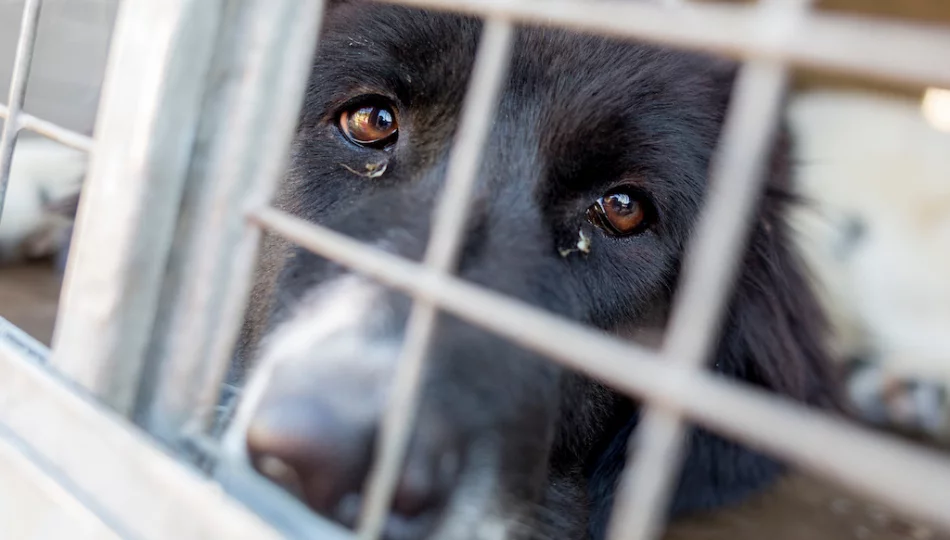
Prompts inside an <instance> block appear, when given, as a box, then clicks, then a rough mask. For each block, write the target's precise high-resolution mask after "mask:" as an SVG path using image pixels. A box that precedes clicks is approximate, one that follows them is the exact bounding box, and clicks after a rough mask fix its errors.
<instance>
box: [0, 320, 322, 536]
mask: <svg viewBox="0 0 950 540" xmlns="http://www.w3.org/2000/svg"><path fill="white" fill-rule="evenodd" d="M47 355H48V351H47V350H46V348H45V347H43V346H42V345H40V344H38V343H36V342H35V341H34V340H32V339H31V338H29V337H28V336H26V335H25V334H24V333H23V332H22V331H20V330H18V329H17V328H15V327H13V325H11V324H9V323H8V322H6V321H5V320H3V319H2V318H0V370H2V372H3V375H4V378H3V392H2V393H0V443H2V444H3V445H6V446H11V445H15V447H19V448H13V449H11V451H12V450H16V453H15V454H13V456H14V457H16V456H18V459H19V460H22V459H27V460H28V461H29V462H30V463H31V464H32V466H33V467H34V468H36V469H39V470H40V471H42V472H44V473H45V477H46V478H47V479H48V481H52V482H53V483H54V484H55V485H54V486H51V487H50V489H55V491H56V492H58V493H54V495H57V496H62V497H65V496H66V495H67V494H68V495H69V497H71V498H72V499H70V498H69V497H66V498H65V500H56V499H54V500H53V502H54V504H51V505H45V506H46V507H47V508H48V507H52V506H55V505H60V504H70V505H76V503H78V504H79V505H80V506H81V507H82V508H83V509H85V510H86V512H88V514H87V515H85V516H84V515H82V514H79V515H78V517H79V518H81V519H82V520H84V521H85V520H89V519H93V520H94V521H95V522H98V524H99V526H98V527H97V530H98V531H100V532H102V531H103V530H110V531H112V532H113V533H114V534H115V536H116V537H118V538H124V539H142V540H149V539H150V540H168V539H169V538H174V539H176V540H206V539H208V538H228V539H232V538H233V539H246V540H278V539H280V538H283V535H281V534H279V533H278V531H276V530H274V529H273V528H271V527H270V526H269V525H268V524H266V523H265V522H264V521H262V520H261V519H260V518H259V517H257V516H256V515H254V514H253V513H250V512H247V511H246V510H245V509H244V508H242V507H241V506H240V505H239V504H237V503H235V502H234V501H233V500H232V499H231V498H230V497H227V496H226V494H225V493H224V492H222V490H221V489H220V487H219V486H217V485H216V484H214V483H213V482H211V481H210V480H208V479H206V478H202V477H200V476H199V475H198V474H196V472H195V471H193V470H189V469H186V468H185V467H183V466H182V465H181V464H179V463H177V462H176V461H175V460H174V459H172V458H170V457H169V456H168V455H166V454H164V453H163V452H162V451H161V450H160V449H159V448H158V447H157V446H155V444H154V443H153V442H151V441H150V440H148V439H147V438H146V437H145V436H144V434H143V433H142V432H140V431H139V430H137V429H135V428H134V426H132V425H130V424H128V423H127V422H125V421H124V420H123V418H122V417H121V416H119V415H117V414H116V413H115V412H114V411H111V410H109V409H107V408H105V407H103V406H102V405H100V404H99V403H97V402H96V401H95V400H93V399H91V396H88V395H84V392H82V391H81V390H78V389H77V388H76V387H75V385H74V384H73V383H72V382H71V381H67V380H65V379H64V378H63V377H61V376H59V375H54V374H53V373H52V372H51V371H50V370H49V369H48V366H45V365H43V364H45V362H46V360H47ZM12 463H13V464H16V463H17V461H13V462H12ZM11 466H13V465H11V462H10V461H7V460H5V459H2V458H0V471H3V473H4V474H3V477H4V480H5V481H6V479H7V477H8V476H9V475H8V474H7V469H6V467H11ZM13 472H16V471H12V472H11V474H13ZM38 472H39V471H38ZM22 473H23V471H19V472H18V474H22ZM40 487H42V486H40ZM4 491H6V489H5V490H4ZM47 511H48V510H47ZM328 532H331V533H332V531H328ZM76 537H77V534H76V531H63V532H62V533H61V534H59V535H57V536H55V538H76ZM96 537H98V538H101V536H96ZM324 537H326V538H333V536H332V535H329V534H327V535H324ZM43 538H49V536H43Z"/></svg>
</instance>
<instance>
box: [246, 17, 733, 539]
mask: <svg viewBox="0 0 950 540" xmlns="http://www.w3.org/2000/svg"><path fill="white" fill-rule="evenodd" d="M480 30H481V23H479V22H478V21H476V20H472V19H467V18H461V17H457V16H452V15H443V14H440V15H435V14H429V13H424V12H421V11H415V10H410V9H405V8H401V7H390V6H380V5H369V4H365V3H362V2H347V3H341V4H335V5H333V7H331V11H330V13H329V15H328V18H327V22H326V26H325V30H324V35H323V38H322V41H321V47H320V50H319V53H318V58H317V60H316V62H315V65H314V69H313V75H312V79H311V82H310V85H309V89H308V93H307V97H306V104H305V107H304V110H303V114H302V117H301V120H300V125H299V131H298V135H297V138H296V142H295V145H294V149H293V159H292V165H291V168H290V171H289V174H288V177H287V179H286V182H285V183H284V185H283V188H282V190H281V193H280V195H279V197H278V205H279V206H280V207H281V208H283V209H284V210H287V211H289V212H291V213H293V214H295V215H297V216H300V217H302V218H305V219H307V220H310V221H313V222H315V223H319V224H322V225H325V226H327V227H330V228H332V229H334V230H337V231H340V232H343V233H345V234H347V235H351V236H353V237H355V238H357V239H359V240H361V241H365V242H367V243H369V244H372V245H374V246H376V247H379V248H382V249H385V250H389V251H391V252H394V253H397V254H399V255H402V256H405V257H408V258H410V259H414V260H420V259H421V257H422V255H423V253H424V251H425V248H426V241H427V239H428V237H429V235H430V233H431V232H432V230H431V225H432V215H431V214H432V209H433V207H434V206H435V204H436V202H437V200H438V196H439V194H440V192H441V189H442V187H443V181H444V175H445V171H446V165H447V158H448V155H449V150H450V147H451V145H452V143H453V137H454V134H455V131H456V127H457V125H458V121H459V114H460V108H461V104H462V101H463V97H464V95H465V92H466V89H467V84H468V81H469V75H470V72H471V68H472V64H473V61H474V56H475V51H476V46H477V42H478V39H479V35H480ZM732 76H733V69H732V67H731V66H730V65H728V64H726V63H724V62H720V61H717V60H714V59H711V58H706V57H700V56H695V55H687V54H684V53H679V52H671V51H668V50H663V49H658V48H653V47H647V46H643V45H637V44H631V43H626V42H620V41H611V40H607V39H603V38H598V37H589V36H581V35H576V34H571V33H568V32H563V31H558V30H550V29H548V30H542V29H521V30H519V32H518V33H517V37H516V41H515V46H514V52H513V57H512V62H511V67H510V71H509V76H508V82H507V85H506V88H505V90H504V92H503V96H502V100H501V103H500V107H499V110H498V113H497V117H496V119H495V122H494V124H493V126H492V129H491V134H490V137H489V141H488V143H487V146H486V147H485V149H484V153H483V157H482V160H481V165H480V167H479V170H478V183H477V188H476V191H475V193H474V195H473V197H472V200H471V207H472V211H471V215H470V216H469V218H468V222H467V232H466V236H465V243H464V249H463V252H462V257H461V261H460V265H459V272H458V273H459V275H460V276H461V277H463V278H465V279H467V280H471V281H473V282H475V283H478V284H480V285H484V286H486V287H488V288H490V289H494V290H496V291H500V292H502V293H505V294H508V295H512V296H514V297H516V298H518V299H521V300H523V301H526V302H529V303H531V304H534V305H537V306H539V307H542V308H544V309H546V310H550V311H553V312H555V313H557V314H559V315H562V316H564V317H568V318H570V319H573V320H575V321H578V322H582V323H587V324H591V325H594V326H596V327H599V328H601V329H603V330H605V331H608V332H626V331H628V330H629V329H631V328H637V327H642V326H645V325H647V324H653V323H654V322H655V321H656V320H657V319H658V318H659V319H660V320H662V316H663V312H664V310H665V308H666V306H667V305H668V303H669V299H670V295H671V290H672V288H673V287H674V284H675V279H676V276H677V272H678V267H679V263H680V260H681V258H682V255H683V250H684V244H685V243H686V241H687V237H688V234H689V232H690V230H691V228H692V225H693V223H694V221H695V218H696V216H697V214H698V211H699V209H700V206H701V202H702V198H703V193H704V191H705V186H706V182H707V168H708V165H709V161H710V157H711V155H712V153H713V150H714V147H715V143H716V139H717V136H718V134H719V131H720V129H721V123H722V119H723V115H724V113H725V110H726V106H727V102H728V98H729V89H730V85H731V80H732ZM268 249H269V251H268V255H267V257H266V258H265V264H264V267H265V272H264V274H265V277H264V278H263V279H262V283H264V284H265V286H263V287H262V288H260V289H259V290H258V293H257V297H258V298H257V299H258V300H261V299H262V298H264V299H268V301H271V305H273V307H274V310H273V314H272V316H271V317H270V318H269V320H268V322H266V323H264V322H261V321H260V320H257V319H253V318H252V322H251V324H250V326H251V327H252V332H251V333H255V332H260V333H262V334H263V338H262V339H261V346H260V348H259V351H258V353H257V355H256V356H257V360H256V367H255V372H254V374H253V376H252V377H251V382H250V383H249V386H248V390H247V392H246V398H245V400H244V403H243V405H242V407H243V408H242V409H241V410H240V412H239V414H238V418H237V420H236V422H235V427H234V429H233V430H232V432H231V433H232V436H233V437H238V438H240V440H241V442H242V443H243V441H244V438H243V436H244V435H246V441H247V448H248V450H249V458H250V459H251V460H252V462H254V463H255V465H257V467H258V468H259V469H260V470H261V471H262V472H264V473H265V474H268V475H270V476H271V477H273V478H275V479H277V480H279V481H282V482H283V483H284V484H285V485H287V486H288V488H290V489H291V490H293V491H295V492H296V493H298V494H299V495H300V496H301V497H302V498H303V499H304V500H305V501H306V502H307V503H308V504H309V505H310V506H311V507H313V508H314V509H315V510H317V511H319V512H320V513H322V514H324V515H326V516H329V517H331V518H333V519H336V520H338V521H340V522H343V523H345V524H352V523H353V522H354V521H355V519H356V517H357V515H358V511H359V507H360V492H361V489H362V488H363V487H364V483H365V480H366V477H367V473H368V470H369V467H370V464H371V458H372V453H373V450H374V444H375V442H376V441H377V436H376V433H377V428H378V423H379V421H380V418H381V416H382V414H383V412H384V410H385V407H386V403H387V401H386V400H387V398H388V396H389V392H390V390H391V388H390V383H391V382H392V380H393V374H394V372H395V370H396V368H397V365H398V364H399V361H400V346H401V344H402V343H403V340H404V332H405V330H406V324H407V320H408V316H409V312H410V307H411V302H410V301H409V299H408V298H406V297H404V296H402V295H400V294H398V293H394V292H391V291H389V290H387V289H385V288H383V287H382V286H380V285H377V284H375V283H373V282H371V281H369V280H367V279H364V278H362V277H360V276H357V275H355V274H353V273H350V272H348V271H347V270H346V269H344V268H341V267H339V266H337V265H335V264H331V263H329V262H327V261H325V260H324V259H322V258H320V257H318V256H315V255H312V254H310V253H308V252H307V251H306V250H303V249H297V248H293V247H289V246H285V245H282V244H281V243H280V242H278V241H274V242H272V243H271V244H270V248H268ZM261 291H263V292H261ZM262 303H263V302H262ZM658 314H659V316H658ZM427 357H428V362H427V367H426V372H425V379H424V380H425V382H424V389H423V393H422V400H421V404H420V408H419V412H418V419H417V424H416V426H415V428H414V432H413V435H412V438H411V444H410V449H409V455H408V459H407V461H406V463H405V467H404V474H403V476H402V479H401V481H400V484H399V487H398V489H397V491H396V494H395V500H394V505H393V513H392V515H391V517H390V519H389V522H388V524H387V532H386V534H387V536H386V538H390V539H403V538H424V537H432V538H453V539H456V538H457V539H464V538H479V539H481V538H486V539H487V538H514V537H522V536H523V535H525V536H530V535H531V534H537V532H536V531H537V530H538V529H539V527H540V525H538V524H539V523H544V522H547V523H550V522H557V520H558V519H561V520H565V522H566V521H572V522H573V521H577V522H578V523H580V524H579V525H576V527H577V530H578V531H583V529H584V527H585V525H584V524H583V521H584V512H585V510H584V509H585V507H586V503H585V502H584V501H585V499H586V495H585V494H584V487H583V474H584V471H585V467H586V466H587V465H588V462H589V460H590V459H591V458H592V452H593V451H594V450H595V448H596V447H597V445H598V444H601V443H602V440H603V438H604V437H605V430H608V429H609V428H610V423H611V422H612V421H614V419H613V415H614V414H615V412H616V411H617V410H618V408H621V409H622V406H621V405H619V402H620V400H619V399H618V398H616V397H615V396H614V394H612V393H610V392H608V391H606V390H605V389H604V388H602V387H601V386H599V385H597V384H594V383H591V382H588V381H586V380H584V379H582V378H580V377H578V376H575V375H572V374H569V373H566V372H564V371H563V370H562V369H561V368H559V367H557V366H556V365H555V364H553V363H550V362H548V361H546V360H545V359H543V358H539V357H538V356H537V355H535V354H533V353H531V352H527V351H525V350H522V349H520V348H518V347H516V346H514V345H512V344H510V343H508V342H506V341H505V340H503V339H500V338H497V337H494V336H492V335H491V334H489V333H487V332H485V331H482V330H480V329H478V328H475V327H473V326H470V325H468V324H466V323H463V322H462V321H459V320H457V319H455V318H453V317H449V316H441V317H440V318H439V320H438V324H437V330H436V332H435V336H434V338H433V342H432V345H431V348H430V349H429V350H428V355H427ZM627 412H628V413H629V410H627ZM233 434H236V435H233ZM539 509H541V510H539ZM558 513H561V514H563V515H557V514H558ZM563 526H564V527H569V525H563ZM570 526H574V525H570ZM532 530H534V531H535V532H534V533H532V532H530V531H532ZM552 534H554V535H555V536H556V537H559V538H573V537H574V536H572V535H574V534H578V535H581V534H583V533H582V532H577V533H575V532H574V530H573V529H562V530H560V531H558V532H555V533H552Z"/></svg>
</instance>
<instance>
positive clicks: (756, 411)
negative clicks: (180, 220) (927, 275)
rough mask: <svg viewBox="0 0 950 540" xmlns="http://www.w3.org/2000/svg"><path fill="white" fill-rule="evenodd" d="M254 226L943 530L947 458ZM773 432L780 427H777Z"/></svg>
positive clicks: (484, 298) (308, 239)
mask: <svg viewBox="0 0 950 540" xmlns="http://www.w3.org/2000/svg"><path fill="white" fill-rule="evenodd" d="M250 219H252V220H253V221H255V222H257V223H259V224H260V225H261V226H263V227H266V228H268V229H270V230H271V231H273V232H276V233H279V234H280V235H282V236H284V237H285V238H287V239H289V240H292V241H293V242H295V243H296V244H298V245H300V246H302V247H305V248H307V249H309V250H311V251H313V252H314V253H317V254H319V255H321V256H324V257H327V258H330V259H332V260H334V261H336V262H337V263H340V264H343V265H345V266H348V267H350V268H352V269H353V270H355V271H357V272H360V273H362V274H365V275H367V276H369V277H371V278H373V279H375V280H377V281H379V282H380V283H383V284H385V285H387V286H390V287H393V288H395V289H398V290H400V291H402V292H405V293H407V294H410V295H412V296H414V297H416V298H422V299H424V300H426V301H429V302H433V303H435V304H437V305H438V306H439V307H440V308H441V309H444V310H445V311H447V312H449V313H451V314H453V315H455V316H458V317H460V318H462V319H464V320H466V321H469V322H471V323H473V324H477V325H479V326H481V327H483V328H485V329H488V330H490V331H492V332H494V333H496V334H498V335H500V336H503V337H505V338H507V339H509V340H511V341H512V342H514V343H517V344H519V345H521V346H523V347H526V348H528V349H530V350H534V351H537V352H539V353H541V354H544V355H546V356H548V357H549V358H550V359H552V360H554V361H557V362H560V363H562V364H563V365H564V366H566V367H568V368H570V369H575V370H577V371H579V372H581V373H585V374H587V375H589V376H591V377H593V378H595V379H597V380H601V381H606V382H609V383H610V384H611V385H612V386H613V387H614V388H617V389H618V390H619V391H622V392H626V393H628V394H629V395H631V396H633V397H636V398H642V399H644V400H647V401H649V402H651V403H653V404H655V405H660V406H663V407H665V408H667V409H671V410H676V411H678V412H681V413H682V414H683V415H685V416H686V417H688V418H689V419H690V420H692V421H695V422H697V423H699V424H701V425H703V426H704V427H707V428H709V429H712V430H714V431H717V432H719V433H722V434H724V435H726V436H729V437H732V438H735V439H736V440H738V441H741V442H743V443H746V444H750V445H752V446H753V447H755V448H758V449H761V450H763V451H766V452H768V453H770V454H772V455H774V456H777V457H778V458H780V459H784V460H788V461H790V462H792V463H794V464H797V465H800V466H802V467H804V468H806V469H808V470H811V471H814V472H817V473H819V474H821V475H823V476H826V477H828V478H830V479H832V480H834V481H835V482H838V483H840V484H842V485H844V486H846V487H848V488H851V489H854V490H856V491H858V492H861V493H867V494H868V495H870V496H871V497H873V498H875V499H877V500H879V501H881V502H882V503H884V504H888V505H890V506H892V507H894V508H896V509H899V510H901V511H903V512H905V513H907V514H908V515H911V516H915V517H918V518H920V519H923V520H925V521H927V522H931V523H934V524H939V525H941V526H942V527H944V528H946V529H948V530H950V514H947V512H946V487H945V486H947V485H950V484H948V483H947V482H950V459H947V458H946V457H945V456H943V455H940V454H938V453H936V452H933V451H930V450H925V449H922V448H919V447H917V446H916V445H912V444H908V443H905V442H903V441H900V440H898V439H896V438H895V437H891V436H885V435H880V434H878V433H876V432H873V431H871V430H869V429H866V428H862V427H858V426H855V425H853V424H852V423H850V422H847V421H844V420H841V419H836V418H833V417H830V416H828V415H825V414H822V413H819V412H816V411H814V410H812V409H809V408H807V407H805V406H803V405H800V404H797V403H795V402H793V401H791V400H789V399H787V398H781V397H778V396H775V395H774V394H769V393H766V392H764V391H762V390H758V389H756V388H753V387H751V386H747V385H741V384H738V383H735V382H732V381H729V380H726V379H723V378H722V377H719V376H716V375H714V374H710V373H706V372H702V371H691V370H686V369H684V368H683V367H682V366H681V365H679V364H669V363H666V362H663V361H662V360H661V356H660V355H659V354H658V353H656V352H655V351H652V350H649V349H646V348H644V347H641V346H638V345H636V344H632V343H629V342H626V341H623V340H621V339H619V338H616V337H613V336H609V335H605V334H603V333H602V332H600V331H598V330H595V329H592V328H586V327H584V326H582V325H578V324H577V323H574V322H572V321H568V320H565V319H563V318H561V317H559V316H556V315H553V314H550V313H548V312H546V311H543V310H541V309H538V308H535V307H533V306H530V305H527V304H524V303H523V302H520V301H517V300H512V299H509V298H507V297H505V296H504V295H501V294H499V293H496V292H494V291H491V290H489V289H485V288H482V287H479V286H476V285H472V284H469V283H467V282H465V281H463V280H461V279H458V278H454V277H452V276H448V275H445V274H441V273H438V272H433V271H432V270H430V269H428V268H426V267H424V266H423V265H420V264H418V263H414V262H411V261H408V260H405V259H403V258H401V257H398V256H395V255H392V254H390V253H387V252H384V251H380V250H378V249H376V248H372V247H369V246H365V245H363V244H362V243H360V242H359V241H357V240H353V239H351V238H349V237H347V236H345V235H342V234H340V233H337V232H334V231H332V230H330V229H326V228H324V227H321V226H317V225H314V224H311V223H307V222H305V221H302V220H300V219H297V218H294V217H292V216H288V215H285V214H283V213H282V212H279V211H276V210H272V209H267V210H262V211H259V212H255V213H253V214H252V216H251V218H250ZM775 426H782V429H781V430H776V429H775Z"/></svg>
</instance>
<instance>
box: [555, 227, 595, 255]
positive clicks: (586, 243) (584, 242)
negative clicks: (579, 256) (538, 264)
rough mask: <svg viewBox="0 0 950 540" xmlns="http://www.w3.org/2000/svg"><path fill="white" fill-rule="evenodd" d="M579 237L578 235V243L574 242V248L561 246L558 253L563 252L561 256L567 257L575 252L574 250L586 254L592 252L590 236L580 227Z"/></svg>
mask: <svg viewBox="0 0 950 540" xmlns="http://www.w3.org/2000/svg"><path fill="white" fill-rule="evenodd" d="M577 237H578V238H577V243H576V244H574V247H572V248H567V249H565V248H559V249H558V250H557V251H558V253H560V254H561V257H565V258H566V257H567V256H568V255H570V254H571V253H574V252H577V251H579V252H581V253H583V254H584V255H587V254H588V253H590V245H591V243H590V237H589V236H587V234H585V233H584V229H578V231H577Z"/></svg>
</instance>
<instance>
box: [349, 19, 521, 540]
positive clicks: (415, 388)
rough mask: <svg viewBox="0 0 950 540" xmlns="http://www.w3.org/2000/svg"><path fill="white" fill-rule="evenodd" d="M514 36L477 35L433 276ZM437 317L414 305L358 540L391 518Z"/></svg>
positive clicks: (462, 219)
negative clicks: (393, 495)
mask: <svg viewBox="0 0 950 540" xmlns="http://www.w3.org/2000/svg"><path fill="white" fill-rule="evenodd" d="M512 34H513V30H512V27H511V24H510V23H509V22H507V21H502V20H494V19H489V20H488V21H487V22H486V24H485V28H484V30H482V35H481V39H480V42H479V49H478V52H477V56H476V59H475V65H474V67H473V71H472V80H471V83H470V87H469V89H468V92H467V96H466V100H465V104H464V106H463V110H462V116H461V120H460V122H459V128H458V130H457V134H458V135H457V136H456V140H455V143H454V145H453V147H452V153H451V155H450V157H449V165H448V170H447V172H446V182H445V187H444V188H443V190H444V191H443V193H442V196H441V197H440V200H439V203H438V205H437V206H436V209H435V213H434V217H433V226H432V233H431V236H430V238H429V244H428V246H427V248H426V253H425V257H424V260H423V265H424V266H425V267H426V268H429V269H430V270H431V271H432V272H436V273H439V274H446V273H449V272H453V271H454V270H455V267H456V265H457V263H458V258H459V255H460V252H461V244H462V242H463V241H464V240H465V238H464V235H465V231H466V222H467V220H468V216H469V212H470V210H471V207H470V204H469V201H470V200H471V194H472V192H473V190H474V188H475V181H476V180H477V173H478V163H479V161H480V159H481V154H482V151H483V147H484V145H485V141H486V140H487V139H488V134H489V131H490V129H491V126H492V124H493V123H494V118H495V112H496V109H497V106H498V101H499V97H500V95H501V92H502V90H503V88H504V84H505V82H506V81H507V75H508V64H509V58H510V55H511V42H512ZM437 315H438V310H437V309H436V306H435V305H434V304H432V303H431V302H429V301H426V300H424V299H419V298H416V299H414V303H413V307H412V312H411V313H410V316H409V321H408V323H407V329H406V340H405V344H404V345H403V350H402V352H401V353H400V355H401V357H400V359H399V362H398V366H399V367H398V368H397V370H396V375H395V379H394V380H393V386H392V397H391V398H390V402H389V406H388V407H387V410H386V414H385V417H384V418H383V422H382V426H381V432H380V433H381V435H380V438H381V441H380V445H379V449H378V451H377V459H376V461H375V464H374V467H373V469H372V471H371V474H370V478H369V484H368V497H367V504H366V505H365V506H364V508H363V513H362V515H361V516H360V517H361V523H360V528H359V537H360V538H362V539H364V540H373V539H375V538H377V537H379V534H380V531H381V530H382V527H383V524H384V523H385V518H386V515H387V513H388V511H389V505H390V500H391V498H392V494H393V491H394V490H395V488H396V483H397V481H398V479H399V470H400V467H401V466H402V462H403V461H404V458H405V453H406V447H407V445H408V438H409V433H410V432H411V426H412V424H413V422H414V416H415V409H416V407H417V405H418V403H417V402H418V393H419V387H420V384H421V380H422V371H423V367H424V364H425V360H426V355H427V354H428V349H429V344H430V343H431V340H432V335H433V332H435V326H436V318H437Z"/></svg>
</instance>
